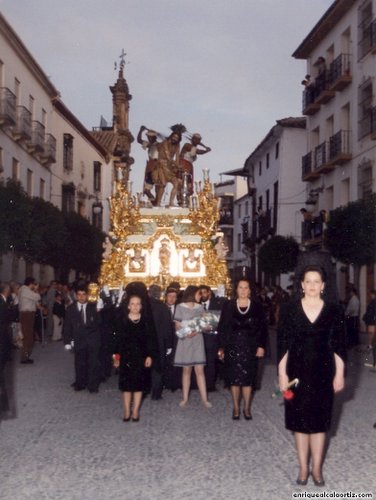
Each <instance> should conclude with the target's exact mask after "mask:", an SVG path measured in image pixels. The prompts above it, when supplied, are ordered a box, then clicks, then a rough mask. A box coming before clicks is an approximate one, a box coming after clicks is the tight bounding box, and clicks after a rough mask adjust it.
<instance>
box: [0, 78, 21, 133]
mask: <svg viewBox="0 0 376 500" xmlns="http://www.w3.org/2000/svg"><path fill="white" fill-rule="evenodd" d="M16 119H17V115H16V96H15V95H14V94H13V92H11V91H10V90H9V89H8V88H6V87H0V126H3V127H8V126H12V125H15V124H16Z"/></svg>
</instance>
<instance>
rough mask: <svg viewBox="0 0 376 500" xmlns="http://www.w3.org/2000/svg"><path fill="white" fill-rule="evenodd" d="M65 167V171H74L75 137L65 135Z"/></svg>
mask: <svg viewBox="0 0 376 500" xmlns="http://www.w3.org/2000/svg"><path fill="white" fill-rule="evenodd" d="M63 167H64V169H65V170H72V169H73V136H71V135H70V134H64V138H63Z"/></svg>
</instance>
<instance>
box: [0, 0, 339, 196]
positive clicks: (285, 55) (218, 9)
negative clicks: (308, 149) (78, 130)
mask: <svg viewBox="0 0 376 500" xmlns="http://www.w3.org/2000/svg"><path fill="white" fill-rule="evenodd" d="M332 3H333V2H332V0H314V1H313V0H64V1H63V0H0V10H1V12H2V14H3V15H4V16H5V18H6V19H7V21H8V22H9V23H10V24H11V26H12V27H13V29H14V30H15V31H16V33H17V34H18V36H19V37H20V38H21V39H22V41H23V42H24V43H25V45H26V46H27V48H28V50H29V51H30V52H31V54H32V55H33V56H34V58H35V59H36V60H37V62H38V63H39V64H40V65H41V67H42V68H43V70H44V72H45V73H46V74H47V75H48V77H49V78H50V79H51V81H52V83H53V84H54V85H55V87H56V88H57V89H58V90H59V91H60V94H61V98H62V100H63V102H64V103H65V104H66V105H67V106H68V107H69V109H70V110H71V111H72V112H73V113H74V114H75V115H76V117H77V118H78V119H79V120H80V121H81V122H82V123H83V124H84V125H85V126H86V127H87V128H88V129H89V130H91V129H92V127H95V126H99V124H100V117H101V116H103V117H104V118H105V119H106V120H107V121H108V122H109V124H111V119H112V94H111V93H110V90H109V86H110V85H113V84H114V82H115V81H116V79H117V74H118V72H117V71H115V69H114V67H115V65H114V63H115V61H117V63H119V61H120V58H119V56H120V54H121V51H122V49H124V50H125V52H126V54H127V55H126V58H125V60H126V62H127V64H126V66H125V70H124V76H125V78H126V80H127V83H128V86H129V90H130V93H131V94H132V96H133V99H132V101H131V103H130V106H131V107H130V118H129V121H130V123H129V128H130V131H131V132H132V134H133V136H134V137H135V138H136V136H137V132H138V130H139V128H140V126H141V125H145V126H147V127H149V128H152V129H154V130H157V131H158V132H161V133H163V134H165V135H168V134H169V127H170V126H171V125H173V124H175V123H183V124H184V125H185V126H186V128H187V130H188V132H189V133H191V134H192V133H195V132H199V133H200V134H201V136H202V142H203V143H204V144H205V145H207V146H210V147H211V148H212V151H211V152H210V153H208V154H206V155H204V156H201V157H199V158H198V160H197V161H196V163H195V172H196V173H195V177H196V178H200V177H201V169H202V168H209V169H210V177H211V180H212V181H213V182H218V181H219V180H220V177H219V174H220V173H221V172H226V171H229V170H233V169H238V168H242V167H243V165H244V162H245V160H246V158H247V157H248V156H249V155H250V154H251V153H252V151H253V150H254V149H255V148H256V147H257V145H258V144H259V143H260V142H261V140H262V139H263V138H264V136H265V135H266V134H267V133H268V131H269V130H270V129H271V128H272V127H273V126H274V125H275V122H276V120H279V119H281V118H286V117H288V116H301V97H302V86H301V83H300V82H301V80H302V79H303V77H304V75H305V74H306V62H305V61H301V60H296V59H294V58H293V57H291V54H292V53H293V52H294V50H295V49H296V48H297V47H298V46H299V44H300V43H301V42H302V40H303V39H304V38H305V37H306V36H307V35H308V33H309V31H310V30H311V29H312V28H313V26H314V25H315V24H316V22H317V21H318V20H319V19H320V18H321V16H322V15H323V14H324V13H325V11H326V10H327V9H328V8H329V6H330V5H331V4H332ZM183 142H184V141H183ZM131 154H132V156H133V157H134V158H135V164H134V165H133V172H132V174H131V176H132V180H133V181H134V186H135V188H136V190H139V189H140V188H141V182H142V178H143V171H144V165H145V161H146V155H145V152H144V151H143V150H142V149H141V147H140V146H139V145H138V144H137V142H136V141H135V142H134V143H133V145H132V153H131ZM225 179H228V178H227V177H224V178H223V180H225Z"/></svg>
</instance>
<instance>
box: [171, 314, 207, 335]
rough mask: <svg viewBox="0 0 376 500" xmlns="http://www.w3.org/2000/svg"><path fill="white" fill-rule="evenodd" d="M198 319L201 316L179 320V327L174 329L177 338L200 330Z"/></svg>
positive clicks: (199, 319)
mask: <svg viewBox="0 0 376 500" xmlns="http://www.w3.org/2000/svg"><path fill="white" fill-rule="evenodd" d="M200 321H201V317H197V318H193V319H189V320H183V321H182V322H181V328H180V329H179V330H176V335H177V336H178V337H179V339H184V338H185V337H186V336H187V335H189V334H190V333H193V332H200V331H201V327H200Z"/></svg>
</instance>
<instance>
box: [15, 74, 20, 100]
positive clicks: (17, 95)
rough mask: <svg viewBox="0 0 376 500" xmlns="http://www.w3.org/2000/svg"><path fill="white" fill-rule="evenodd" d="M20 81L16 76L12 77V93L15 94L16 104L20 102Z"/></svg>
mask: <svg viewBox="0 0 376 500" xmlns="http://www.w3.org/2000/svg"><path fill="white" fill-rule="evenodd" d="M20 85H21V84H20V81H19V80H17V78H15V79H14V95H15V96H16V105H17V106H18V105H19V104H20Z"/></svg>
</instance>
